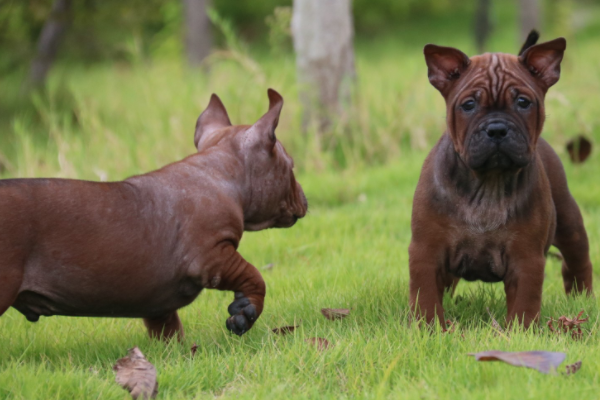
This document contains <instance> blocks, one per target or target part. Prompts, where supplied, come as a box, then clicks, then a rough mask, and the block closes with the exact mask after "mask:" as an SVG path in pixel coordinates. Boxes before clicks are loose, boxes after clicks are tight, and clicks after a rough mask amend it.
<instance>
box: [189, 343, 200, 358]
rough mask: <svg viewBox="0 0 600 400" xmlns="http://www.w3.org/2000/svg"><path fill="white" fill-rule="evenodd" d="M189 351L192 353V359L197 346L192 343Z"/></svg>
mask: <svg viewBox="0 0 600 400" xmlns="http://www.w3.org/2000/svg"><path fill="white" fill-rule="evenodd" d="M190 350H191V351H192V358H193V357H194V356H195V355H196V352H197V351H198V345H197V344H196V343H194V344H193V345H192V348H191V349H190Z"/></svg>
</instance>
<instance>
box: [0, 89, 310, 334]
mask: <svg viewBox="0 0 600 400" xmlns="http://www.w3.org/2000/svg"><path fill="white" fill-rule="evenodd" d="M268 94H269V101H270V105H269V111H268V112H267V113H266V114H265V115H264V116H263V117H262V118H261V119H259V120H258V122H256V123H255V124H254V125H236V126H232V125H231V123H230V122H229V117H228V116H227V111H226V110H225V107H224V106H223V104H222V103H221V101H220V100H219V98H218V97H217V96H216V95H212V97H211V99H210V103H209V105H208V108H207V109H206V110H205V111H204V112H203V113H202V114H201V115H200V117H199V118H198V122H197V124H196V132H195V137H194V140H195V144H196V147H197V149H198V152H197V153H196V154H194V155H192V156H189V157H187V158H185V159H183V160H182V161H179V162H176V163H173V164H170V165H167V166H165V167H163V168H161V169H159V170H157V171H153V172H150V173H147V174H144V175H139V176H134V177H131V178H129V179H126V180H125V181H122V182H110V183H99V182H86V181H79V180H67V179H10V180H3V181H0V315H2V313H4V312H5V311H6V310H7V309H8V308H9V307H10V306H13V307H14V308H16V309H17V310H19V311H20V312H21V313H22V314H24V315H25V317H27V319H28V320H30V321H37V320H38V319H39V317H40V315H43V316H49V315H69V316H94V317H128V318H143V319H144V322H145V324H146V327H147V328H148V332H149V334H150V336H152V337H162V338H170V337H172V336H173V335H175V334H178V335H179V338H182V337H183V327H182V325H181V322H180V320H179V317H178V316H177V309H179V308H181V307H183V306H185V305H188V304H190V303H191V302H192V301H193V300H194V299H195V298H196V296H198V294H199V293H200V291H201V290H202V289H204V288H207V289H219V290H231V291H234V292H235V298H234V301H233V303H231V305H230V306H229V314H230V315H231V317H230V318H229V319H227V324H226V325H227V328H228V329H229V330H231V331H232V332H234V333H236V334H238V335H241V334H243V333H244V332H246V331H247V330H248V329H250V328H251V327H252V325H253V324H254V322H255V321H256V319H257V318H258V317H259V316H260V314H261V312H262V310H263V300H264V297H265V283H264V281H263V279H262V277H261V275H260V273H259V272H258V271H257V270H256V268H255V267H253V266H252V265H251V264H250V263H248V262H247V261H246V260H244V259H243V258H242V256H241V255H240V254H239V253H238V252H237V251H236V249H237V247H238V244H239V242H240V239H241V238H242V233H243V232H244V231H245V230H246V231H256V230H260V229H266V228H271V227H290V226H292V225H294V223H295V222H296V221H297V220H298V218H302V217H303V216H304V215H305V214H306V210H307V207H308V204H307V201H306V197H305V196H304V193H303V191H302V188H301V187H300V185H299V184H298V183H297V182H296V179H295V178H294V173H293V171H292V170H293V166H294V163H293V161H292V158H291V157H290V156H289V155H288V154H287V153H286V152H285V150H284V148H283V146H282V145H281V143H280V142H279V141H278V140H277V139H276V137H275V127H276V126H277V122H278V120H279V114H280V112H281V107H282V106H283V99H282V97H281V96H280V95H279V94H278V93H277V92H275V91H274V90H269V92H268Z"/></svg>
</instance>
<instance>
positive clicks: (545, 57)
mask: <svg viewBox="0 0 600 400" xmlns="http://www.w3.org/2000/svg"><path fill="white" fill-rule="evenodd" d="M566 48H567V41H566V40H565V38H558V39H554V40H551V41H549V42H545V43H540V44H536V45H535V46H531V47H530V48H528V49H527V50H525V52H524V53H523V54H521V55H520V56H519V61H521V63H522V64H523V65H525V67H526V68H527V69H528V70H529V72H531V75H533V76H535V77H536V78H538V79H539V80H541V81H542V82H543V83H544V84H545V86H546V90H547V89H548V88H549V87H550V86H552V85H554V84H555V83H556V82H558V78H560V62H561V61H562V59H563V55H564V53H565V50H566Z"/></svg>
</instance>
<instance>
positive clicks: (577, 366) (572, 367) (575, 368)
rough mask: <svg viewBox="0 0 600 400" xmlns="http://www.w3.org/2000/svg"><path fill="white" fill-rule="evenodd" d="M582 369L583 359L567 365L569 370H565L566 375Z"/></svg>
mask: <svg viewBox="0 0 600 400" xmlns="http://www.w3.org/2000/svg"><path fill="white" fill-rule="evenodd" d="M580 369H581V360H580V361H577V362H576V363H573V364H569V365H567V371H566V372H565V375H573V374H574V373H576V372H577V371H579V370H580Z"/></svg>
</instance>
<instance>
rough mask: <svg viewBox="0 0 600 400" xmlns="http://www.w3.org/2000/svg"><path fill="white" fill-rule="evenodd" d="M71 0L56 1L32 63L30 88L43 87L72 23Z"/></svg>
mask: <svg viewBox="0 0 600 400" xmlns="http://www.w3.org/2000/svg"><path fill="white" fill-rule="evenodd" d="M70 11H71V0H55V1H54V4H53V6H52V10H51V11H50V15H49V16H48V19H47V20H46V23H45V24H44V27H43V28H42V32H41V33H40V37H39V39H38V44H37V53H36V55H35V58H34V59H33V62H32V63H31V70H30V72H29V82H28V86H29V87H38V86H43V84H44V82H45V80H46V76H47V75H48V71H49V70H50V68H51V67H52V63H53V62H54V59H55V58H56V53H57V52H58V48H59V46H60V43H61V41H62V39H63V36H64V34H65V31H66V30H67V27H68V26H69V23H70V14H71V13H70Z"/></svg>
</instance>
